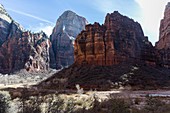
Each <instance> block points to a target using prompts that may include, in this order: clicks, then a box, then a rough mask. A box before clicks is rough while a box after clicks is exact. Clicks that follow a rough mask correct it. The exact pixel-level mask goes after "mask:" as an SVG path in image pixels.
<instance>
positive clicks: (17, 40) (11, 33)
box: [0, 5, 50, 73]
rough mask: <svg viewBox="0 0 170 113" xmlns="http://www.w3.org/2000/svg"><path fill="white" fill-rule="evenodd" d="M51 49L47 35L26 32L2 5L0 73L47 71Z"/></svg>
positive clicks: (0, 11) (0, 10)
mask: <svg viewBox="0 0 170 113" xmlns="http://www.w3.org/2000/svg"><path fill="white" fill-rule="evenodd" d="M49 47H50V41H49V39H48V37H47V36H46V35H45V33H43V32H41V33H36V34H33V33H31V32H27V31H24V30H23V28H22V27H21V26H20V24H18V23H17V22H15V21H14V20H13V19H12V18H11V17H10V16H9V15H8V13H7V12H6V10H5V9H4V7H3V6H2V5H0V73H11V72H14V71H17V70H20V69H24V68H25V69H27V70H28V71H36V72H39V71H45V70H47V69H48V67H49Z"/></svg>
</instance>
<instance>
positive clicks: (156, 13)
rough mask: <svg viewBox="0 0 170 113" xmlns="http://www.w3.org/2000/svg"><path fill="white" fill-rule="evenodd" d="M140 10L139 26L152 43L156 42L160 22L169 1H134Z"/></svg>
mask: <svg viewBox="0 0 170 113" xmlns="http://www.w3.org/2000/svg"><path fill="white" fill-rule="evenodd" d="M135 1H136V3H138V4H139V6H140V8H141V12H142V14H141V19H140V20H141V25H142V26H143V28H144V32H145V33H146V35H150V36H151V37H149V38H150V39H151V41H152V42H156V41H158V37H159V26H160V20H161V19H162V18H163V14H164V9H165V6H166V4H167V3H168V1H170V0H135Z"/></svg>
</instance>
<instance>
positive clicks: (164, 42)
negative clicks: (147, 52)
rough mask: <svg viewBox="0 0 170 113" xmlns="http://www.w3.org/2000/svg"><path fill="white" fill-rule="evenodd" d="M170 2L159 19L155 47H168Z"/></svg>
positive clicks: (169, 43) (169, 46) (169, 44)
mask: <svg viewBox="0 0 170 113" xmlns="http://www.w3.org/2000/svg"><path fill="white" fill-rule="evenodd" d="M169 20H170V2H169V3H168V4H167V5H166V8H165V12H164V18H163V19H162V20H161V24H160V29H159V41H158V42H157V43H156V48H157V49H168V48H170V31H169V29H170V21H169Z"/></svg>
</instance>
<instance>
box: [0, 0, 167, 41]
mask: <svg viewBox="0 0 170 113" xmlns="http://www.w3.org/2000/svg"><path fill="white" fill-rule="evenodd" d="M168 1H170V0H105V1H104V0H1V1H0V3H1V4H3V5H4V7H5V9H6V10H7V11H8V13H9V14H10V15H11V17H12V18H13V19H14V20H15V21H17V22H19V23H20V24H21V25H22V26H23V27H24V28H25V29H29V30H32V31H34V32H37V31H40V30H44V31H45V32H46V33H47V34H48V35H49V34H50V33H51V31H52V28H53V27H54V26H55V23H56V21H57V19H58V17H59V16H60V15H61V14H62V13H63V12H64V11H66V10H72V11H74V12H76V13H77V14H78V15H80V16H83V17H85V18H86V19H87V20H88V22H89V23H94V22H95V21H96V22H99V23H101V24H102V23H103V22H104V18H105V15H106V14H107V13H111V12H113V11H115V10H117V11H119V12H120V13H121V14H123V15H126V16H128V17H130V18H133V19H134V20H135V21H138V22H139V23H140V24H141V25H142V28H143V30H144V33H145V35H146V36H148V37H149V40H150V41H151V42H152V43H153V44H154V43H155V42H156V41H157V40H158V38H159V25H160V20H161V18H163V13H164V9H165V5H166V4H167V2H168Z"/></svg>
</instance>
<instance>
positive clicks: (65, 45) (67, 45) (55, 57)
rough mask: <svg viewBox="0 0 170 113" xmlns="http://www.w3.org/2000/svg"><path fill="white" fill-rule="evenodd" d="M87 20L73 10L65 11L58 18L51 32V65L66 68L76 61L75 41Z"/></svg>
mask: <svg viewBox="0 0 170 113" xmlns="http://www.w3.org/2000/svg"><path fill="white" fill-rule="evenodd" d="M86 24H87V20H86V19H85V18H84V17H81V16H78V15H77V14H76V13H74V12H72V11H65V12H64V13H63V14H62V15H61V16H60V17H59V19H58V20H57V23H56V26H55V27H54V29H53V32H52V34H51V38H50V40H51V42H52V47H51V49H50V66H51V67H52V68H57V69H58V68H64V67H67V66H69V65H71V64H73V62H74V48H73V42H74V40H75V38H76V37H77V35H78V34H79V33H80V32H81V31H82V30H83V29H84V28H85V25H86Z"/></svg>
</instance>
